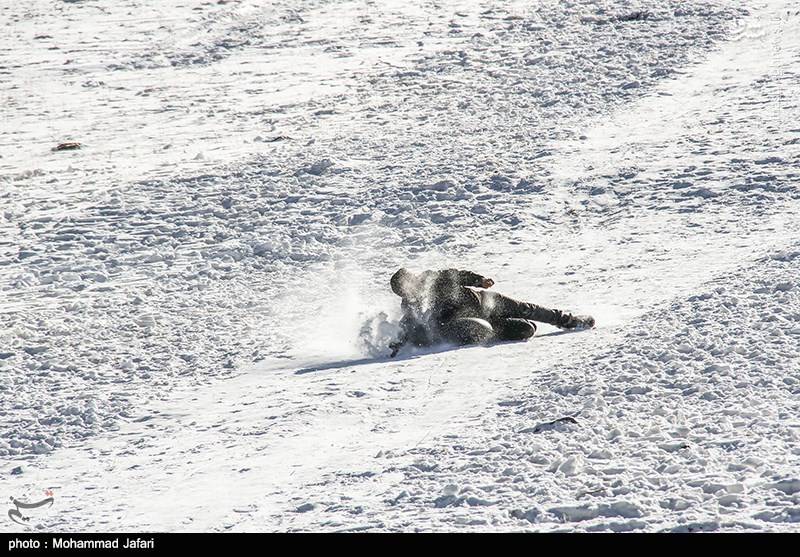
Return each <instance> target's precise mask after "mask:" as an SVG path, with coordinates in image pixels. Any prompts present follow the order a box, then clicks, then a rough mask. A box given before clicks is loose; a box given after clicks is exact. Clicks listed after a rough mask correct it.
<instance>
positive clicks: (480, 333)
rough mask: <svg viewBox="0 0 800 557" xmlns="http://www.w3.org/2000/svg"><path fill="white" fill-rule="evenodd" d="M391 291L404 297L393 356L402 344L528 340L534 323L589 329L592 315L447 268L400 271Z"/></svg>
mask: <svg viewBox="0 0 800 557" xmlns="http://www.w3.org/2000/svg"><path fill="white" fill-rule="evenodd" d="M390 284H391V286H392V291H393V292H394V293H395V294H397V295H398V296H400V298H402V302H401V304H400V306H401V308H402V310H403V317H402V319H401V320H400V338H399V339H398V340H397V342H394V343H392V344H390V345H389V347H390V348H391V349H392V354H391V356H392V357H394V356H396V355H397V353H398V352H399V351H400V349H401V348H402V347H403V346H405V345H406V344H411V345H413V346H431V345H433V344H437V343H440V342H450V343H454V344H458V345H465V344H478V343H483V342H491V341H503V340H506V341H508V340H527V339H529V338H531V337H532V336H533V335H534V333H536V324H535V323H534V321H539V322H541V323H548V324H550V325H555V326H556V327H558V328H560V329H591V328H592V327H594V318H593V317H591V316H589V315H573V314H571V313H566V312H564V311H561V310H559V309H547V308H543V307H541V306H537V305H536V304H531V303H528V302H520V301H517V300H514V299H512V298H509V297H507V296H503V295H502V294H499V293H497V292H490V291H489V290H488V289H489V288H491V287H492V286H493V285H494V281H493V280H492V279H490V278H486V277H483V276H481V275H478V274H476V273H473V272H470V271H459V270H457V269H445V270H442V271H425V272H423V273H420V274H418V275H416V274H414V273H412V272H410V271H408V270H407V269H400V270H398V271H397V272H396V273H395V274H394V275H392V278H391V281H390Z"/></svg>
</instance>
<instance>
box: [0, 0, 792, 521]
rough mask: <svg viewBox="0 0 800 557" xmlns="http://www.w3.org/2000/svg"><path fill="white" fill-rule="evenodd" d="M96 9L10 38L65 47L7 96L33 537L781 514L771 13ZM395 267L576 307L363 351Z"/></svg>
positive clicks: (783, 209)
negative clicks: (552, 324)
mask: <svg viewBox="0 0 800 557" xmlns="http://www.w3.org/2000/svg"><path fill="white" fill-rule="evenodd" d="M43 5H44V4H43ZM92 6H93V4H92V3H87V2H84V3H80V4H72V3H65V5H64V7H63V8H62V9H63V12H56V13H50V12H47V11H45V10H44V9H41V10H38V11H37V10H36V9H34V8H31V9H30V10H29V12H28V13H24V14H22V13H13V14H12V15H13V17H12V18H9V20H10V21H12V20H14V18H16V21H12V25H10V26H9V27H10V29H11V30H12V31H13V33H15V34H16V35H14V34H10V35H9V38H8V39H4V40H8V41H17V42H22V43H23V44H42V45H44V44H47V43H43V42H42V41H52V42H53V43H57V44H60V45H61V46H60V47H59V50H64V51H68V50H69V51H70V52H74V53H75V54H74V60H75V61H74V62H71V63H70V64H68V66H71V65H73V64H75V67H74V68H68V69H67V70H64V69H63V68H60V67H55V66H50V65H48V64H53V61H52V58H53V55H52V53H49V52H48V49H47V48H45V47H44V46H42V48H41V49H31V52H30V53H29V54H27V55H28V56H30V58H29V59H28V60H27V61H25V62H24V63H21V62H19V61H15V62H14V63H15V64H16V66H14V65H12V64H11V63H9V62H6V67H9V68H12V67H13V68H14V70H15V72H16V74H15V75H16V76H18V78H19V79H18V81H17V82H12V83H11V84H5V85H3V87H5V89H4V94H6V95H7V97H8V98H9V99H11V101H10V102H9V103H6V105H5V106H4V111H5V112H4V118H3V119H4V122H9V123H10V125H11V126H10V127H9V128H7V129H13V130H15V131H14V133H13V134H12V133H10V132H7V131H5V130H6V128H4V131H3V135H2V140H3V143H4V146H5V148H6V151H4V153H3V159H0V171H2V173H3V177H4V189H3V190H2V193H0V195H3V196H4V199H5V201H6V202H7V207H8V208H7V209H6V210H5V212H4V213H3V219H4V220H3V221H0V225H2V230H3V231H4V236H3V240H4V242H5V243H4V247H3V249H4V250H6V252H7V256H8V257H7V259H6V260H5V262H4V264H3V265H2V267H0V276H1V277H2V278H3V281H4V282H3V284H4V286H3V288H4V290H3V292H4V295H5V297H4V299H3V301H2V303H1V305H2V319H3V323H2V324H3V331H2V334H3V337H2V338H3V345H2V352H3V353H2V359H0V366H2V368H0V369H1V370H2V375H0V377H2V384H0V385H1V386H2V390H0V395H2V398H3V400H2V401H3V408H4V410H3V412H4V413H3V414H0V419H2V421H3V424H4V433H3V437H2V440H0V451H3V452H4V454H6V455H7V456H8V457H10V460H9V463H8V464H7V465H6V469H4V470H3V471H2V473H3V474H4V475H3V476H0V482H2V484H0V485H2V491H3V492H4V493H5V492H13V493H20V494H21V493H33V492H35V490H37V489H39V488H41V487H42V486H57V487H58V489H57V490H56V491H57V499H58V503H59V504H58V505H57V506H56V508H55V509H54V510H52V511H50V512H49V514H48V515H47V516H46V518H45V519H43V520H45V521H44V522H42V524H44V525H45V526H46V527H54V528H55V527H57V528H65V529H71V530H81V529H88V528H95V527H98V525H99V526H100V527H102V528H111V529H120V530H121V529H151V530H152V529H155V530H195V529H199V530H221V529H233V530H286V529H320V528H322V529H331V530H340V529H341V530H353V529H356V530H358V529H401V530H431V529H436V530H439V529H442V530H453V529H459V528H468V529H477V530H486V529H493V530H516V529H528V528H530V529H547V530H552V529H558V528H566V529H570V530H572V529H581V530H612V531H620V530H641V529H645V530H654V529H679V530H680V529H720V528H731V529H775V528H777V529H787V528H792V524H793V523H795V522H797V521H798V520H800V519H798V515H797V513H796V508H797V504H798V501H797V497H798V495H797V494H798V493H800V491H798V490H799V489H800V487H799V486H800V480H799V479H798V478H799V477H800V471H799V470H798V464H799V463H800V461H798V458H800V454H799V453H798V444H797V434H798V430H797V428H798V423H797V419H796V415H797V410H798V408H797V402H796V401H797V396H796V395H797V388H798V387H797V384H798V381H800V375H798V370H800V366H799V365H798V357H800V352H798V349H797V346H798V340H799V339H800V337H798V336H797V335H798V331H799V329H798V327H800V298H799V296H800V294H799V292H800V291H799V290H798V286H797V282H796V278H795V277H796V276H797V270H798V269H797V265H798V261H800V259H798V257H797V251H796V250H797V245H798V225H797V224H796V222H795V220H796V219H793V218H792V217H793V216H794V215H796V214H797V212H798V203H799V201H798V197H800V193H798V192H800V190H798V189H797V186H796V183H797V178H798V170H797V168H798V166H799V165H798V163H800V129H797V127H796V124H795V123H796V122H797V121H798V117H800V113H799V112H800V108H798V106H797V101H796V99H797V95H796V94H793V93H794V92H796V91H797V88H798V86H799V84H798V74H797V68H798V64H799V63H800V60H799V59H798V55H797V52H798V47H800V42H799V41H798V38H797V37H799V36H800V33H798V31H800V14H798V13H796V10H794V11H793V10H792V9H791V5H790V3H788V2H780V1H777V2H769V3H753V4H752V5H749V6H748V11H745V10H743V9H742V8H741V7H740V5H739V3H727V2H702V3H701V2H697V3H694V2H689V3H687V2H671V3H664V2H658V3H656V2H635V3H634V2H630V3H628V2H625V3H619V2H618V3H605V2H588V1H587V2H574V3H570V4H562V3H556V2H540V3H536V4H535V5H533V6H529V5H528V3H525V2H519V3H508V4H507V5H506V6H505V7H503V8H497V7H493V8H490V7H488V6H487V5H483V4H481V3H475V4H474V5H465V4H464V3H463V2H460V3H458V5H457V6H456V4H455V3H453V4H452V5H450V4H448V3H445V4H443V5H440V6H438V7H434V6H432V5H425V6H410V5H408V4H406V3H402V4H400V3H398V4H397V5H395V4H391V3H382V4H381V6H375V5H372V4H368V3H360V2H346V3H331V4H318V5H315V4H313V3H307V4H306V5H303V6H302V8H298V9H296V10H293V9H290V8H288V7H281V5H280V4H275V5H273V6H272V7H270V8H269V9H266V8H262V7H259V5H258V4H257V3H252V4H251V3H247V2H241V3H228V4H223V5H217V6H214V7H209V6H205V5H203V6H197V7H198V8H200V9H198V10H189V9H188V8H187V9H186V10H185V11H181V10H179V9H176V11H174V12H171V13H170V14H162V15H165V16H166V17H161V18H154V19H153V20H150V19H143V18H141V17H140V16H138V17H134V16H130V17H127V18H125V17H121V14H115V13H109V11H108V10H110V9H111V8H107V7H101V6H98V8H99V9H96V10H92V9H91V8H92ZM5 9H6V10H8V8H5ZM114 9H117V8H114ZM121 9H127V8H121ZM71 10H81V12H80V13H78V12H72V11H71ZM637 13H639V14H641V13H646V17H644V18H642V17H641V16H637V15H636V14H637ZM90 14H91V15H90ZM78 15H80V16H81V18H82V20H86V28H84V29H83V31H84V32H85V31H86V30H87V29H89V28H91V27H90V26H94V27H93V28H95V29H116V30H117V32H118V33H119V35H118V36H117V35H113V34H108V33H105V34H103V36H104V37H105V40H107V41H108V44H104V43H101V42H98V43H96V46H95V47H94V48H88V49H85V50H83V49H81V48H80V47H79V45H80V44H82V43H81V42H80V41H81V40H82V39H81V37H82V36H83V33H82V32H76V27H75V26H71V25H68V24H67V23H66V21H67V19H68V18H70V17H77V16H78ZM117 26H120V28H119V29H117ZM201 32H202V35H200V33H201ZM32 35H36V36H37V37H38V36H40V35H46V36H49V37H50V38H32V37H31V36H32ZM113 37H117V38H113ZM70 41H72V42H70ZM122 41H125V42H131V41H135V44H133V45H130V49H125V48H120V47H119V44H120V43H121V42H122ZM70 47H71V49H72V50H70ZM709 49H710V50H709ZM3 52H19V50H18V48H17V49H12V48H6V47H5V46H4V48H3ZM65 54H66V53H61V52H59V56H62V57H64V56H65ZM69 56H72V54H70V55H69ZM69 56H67V58H69ZM70 59H71V60H72V58H70ZM59 60H60V58H59ZM64 72H66V73H64ZM20 74H21V75H20ZM56 77H57V79H56ZM87 84H88V85H87ZM15 103H16V104H15ZM53 106H58V107H59V108H61V109H63V112H62V113H60V115H55V116H54V117H53V118H52V119H49V120H48V122H47V124H43V122H42V121H41V118H40V117H39V118H37V117H36V116H35V115H36V114H41V113H42V112H43V111H44V110H45V108H46V107H53ZM87 107H88V108H87ZM109 122H114V126H111V125H109ZM117 126H118V127H117ZM137 129H138V130H139V131H138V132H134V131H133V130H137ZM122 130H126V131H125V133H121V131H122ZM68 139H71V140H79V141H82V142H84V143H85V144H86V145H85V148H84V149H82V150H80V151H75V152H69V153H49V152H48V151H47V149H49V147H50V146H51V144H54V143H57V142H58V141H63V140H68ZM35 145H38V146H39V147H38V150H37V149H34V148H32V146H35ZM6 186H7V187H6ZM400 264H408V265H409V266H412V267H415V268H423V267H426V266H445V265H456V266H459V267H467V268H474V270H476V271H479V272H482V273H484V274H487V275H490V276H493V277H494V278H495V279H496V281H497V286H496V288H497V289H498V290H499V291H502V292H505V293H508V294H512V295H515V296H518V297H521V298H528V299H532V300H533V301H536V302H538V303H543V304H550V305H555V306H566V307H570V308H575V309H580V310H585V311H590V312H592V313H593V314H595V315H596V316H597V318H598V322H599V327H598V328H597V329H596V330H594V331H591V332H587V333H581V334H559V333H557V332H555V331H553V330H548V329H547V328H543V329H544V330H543V331H542V333H541V336H540V337H539V338H537V339H534V340H533V341H531V342H530V343H519V344H510V345H505V346H497V347H491V348H485V347H475V348H467V349H460V350H444V351H434V352H432V353H427V354H418V355H406V356H405V357H403V358H401V359H398V360H396V361H395V360H388V361H387V360H385V359H378V360H376V359H372V358H369V357H368V355H366V354H364V352H363V350H361V349H360V348H359V346H358V343H357V336H358V331H359V329H360V327H361V325H362V324H363V322H364V320H365V318H366V317H368V316H370V315H374V314H375V313H376V312H377V311H378V310H384V311H387V312H390V313H391V312H392V311H396V308H395V304H396V302H395V301H394V300H392V299H391V297H389V296H388V294H387V293H386V280H387V278H388V275H389V273H390V272H391V271H392V270H393V268H395V267H397V266H399V265H400ZM255 361H260V363H258V364H256V365H253V362H255ZM234 370H239V371H244V373H241V374H239V375H238V376H237V377H235V378H227V379H223V378H222V377H223V376H225V375H230V374H231V373H232V372H233V371H234ZM203 384H204V385H203ZM159 399H160V400H159ZM566 417H572V418H573V419H574V423H572V421H571V420H564V421H561V422H557V423H555V424H551V425H548V424H549V423H550V422H552V421H553V420H558V419H560V418H566ZM104 430H105V432H103V431H104ZM59 447H61V448H59ZM53 448H59V449H58V450H57V451H55V452H53V454H49V455H47V456H46V457H42V456H30V455H31V453H49V452H51V451H52V450H53ZM20 464H21V465H22V466H23V469H24V472H23V474H21V475H15V476H10V475H8V472H9V471H10V469H11V468H12V467H14V466H16V465H20ZM86 508H91V509H93V511H92V512H91V513H86V512H84V510H83V509H86ZM11 526H13V525H8V524H4V525H3V527H4V528H10V527H11Z"/></svg>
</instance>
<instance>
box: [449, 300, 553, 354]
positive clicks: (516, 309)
mask: <svg viewBox="0 0 800 557" xmlns="http://www.w3.org/2000/svg"><path fill="white" fill-rule="evenodd" d="M465 290H466V291H467V292H468V293H469V295H466V296H465V303H464V304H463V305H462V307H461V308H460V309H459V311H458V312H457V313H456V315H455V316H454V318H453V319H451V320H450V321H448V322H447V323H444V324H443V326H442V336H444V338H445V339H447V340H449V341H450V342H455V343H457V344H477V343H481V342H490V341H493V340H501V341H510V340H527V339H529V338H531V337H532V336H533V335H534V333H536V324H535V323H533V322H534V321H539V322H540V323H548V324H550V325H556V326H560V325H561V324H562V321H563V316H564V314H563V312H562V311H561V310H557V309H548V308H544V307H541V306H538V305H536V304H532V303H529V302H520V301H518V300H515V299H513V298H509V297H508V296H504V295H502V294H498V293H497V292H491V291H489V290H472V289H470V288H465Z"/></svg>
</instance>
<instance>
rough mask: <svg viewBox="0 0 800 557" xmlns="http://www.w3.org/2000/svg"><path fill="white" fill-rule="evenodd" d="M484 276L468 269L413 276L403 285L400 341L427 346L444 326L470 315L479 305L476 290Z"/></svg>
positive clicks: (437, 337) (482, 281) (437, 336)
mask: <svg viewBox="0 0 800 557" xmlns="http://www.w3.org/2000/svg"><path fill="white" fill-rule="evenodd" d="M485 280H486V278H485V277H483V276H481V275H479V274H477V273H473V272H471V271H459V270H457V269H444V270H442V271H425V272H423V273H420V274H418V275H413V276H412V277H411V278H410V279H409V280H408V282H407V283H405V284H404V288H403V295H402V299H403V301H402V303H401V308H402V310H403V318H402V319H401V320H400V327H401V336H400V343H401V344H405V343H410V344H414V345H416V346H426V345H430V344H433V343H435V342H438V340H439V337H440V330H441V327H442V326H443V325H445V324H446V323H448V322H449V321H451V320H452V319H455V318H458V317H464V316H471V315H472V314H474V313H475V312H476V311H477V310H476V308H477V307H479V306H480V299H479V297H478V295H477V293H476V292H475V291H473V290H470V289H469V288H465V287H467V286H472V287H480V286H481V285H482V284H483V283H484V281H485Z"/></svg>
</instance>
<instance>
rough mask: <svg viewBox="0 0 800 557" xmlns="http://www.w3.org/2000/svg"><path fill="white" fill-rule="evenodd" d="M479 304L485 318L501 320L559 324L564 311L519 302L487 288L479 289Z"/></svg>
mask: <svg viewBox="0 0 800 557" xmlns="http://www.w3.org/2000/svg"><path fill="white" fill-rule="evenodd" d="M480 294H481V306H482V308H483V311H484V315H485V317H486V319H487V320H489V321H490V322H491V321H501V320H503V319H511V318H518V319H530V320H532V321H539V322H540V323H547V324H549V325H555V326H557V327H558V326H560V323H561V322H562V321H563V318H564V312H562V311H561V310H558V309H549V308H544V307H542V306H538V305H536V304H531V303H528V302H520V301H519V300H515V299H513V298H509V297H508V296H504V295H503V294H500V293H498V292H491V291H489V290H483V291H481V293H480Z"/></svg>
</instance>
